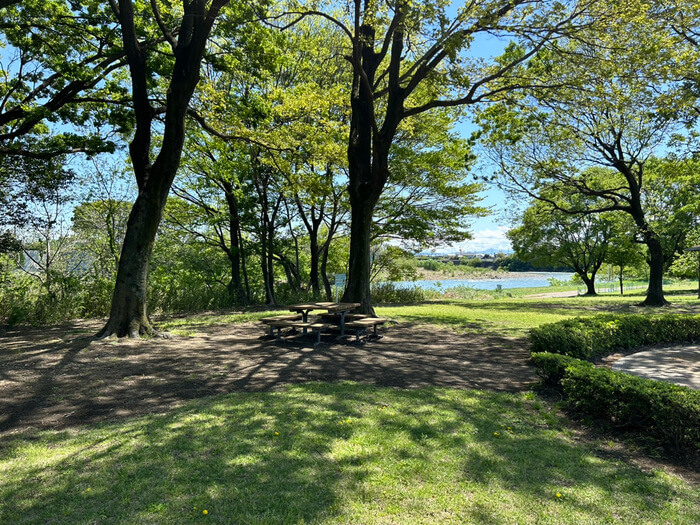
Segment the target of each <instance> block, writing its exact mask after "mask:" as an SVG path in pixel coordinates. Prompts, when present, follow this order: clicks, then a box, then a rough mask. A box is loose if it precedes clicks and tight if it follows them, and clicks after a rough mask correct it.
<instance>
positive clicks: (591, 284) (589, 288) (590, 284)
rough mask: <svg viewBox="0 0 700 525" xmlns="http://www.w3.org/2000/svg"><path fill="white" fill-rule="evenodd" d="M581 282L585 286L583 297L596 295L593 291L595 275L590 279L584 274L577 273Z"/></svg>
mask: <svg viewBox="0 0 700 525" xmlns="http://www.w3.org/2000/svg"><path fill="white" fill-rule="evenodd" d="M579 276H580V277H581V280H582V281H583V282H584V283H585V284H586V293H585V294H584V295H598V294H597V293H596V291H595V274H592V275H591V277H588V275H587V274H586V273H585V272H584V273H579Z"/></svg>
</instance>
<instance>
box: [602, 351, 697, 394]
mask: <svg viewBox="0 0 700 525" xmlns="http://www.w3.org/2000/svg"><path fill="white" fill-rule="evenodd" d="M613 370H619V371H621V372H627V373H629V374H634V375H636V376H640V377H646V378H647V379H658V380H662V381H668V382H669V383H676V384H677V385H683V386H688V387H690V388H694V389H696V390H700V345H692V346H670V347H666V348H656V349H654V350H645V351H644V352H637V353H636V354H631V355H628V356H626V357H623V358H622V359H619V360H618V361H616V362H615V363H614V364H613Z"/></svg>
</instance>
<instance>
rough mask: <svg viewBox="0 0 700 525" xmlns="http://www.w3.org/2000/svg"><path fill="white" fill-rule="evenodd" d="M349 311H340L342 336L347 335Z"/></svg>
mask: <svg viewBox="0 0 700 525" xmlns="http://www.w3.org/2000/svg"><path fill="white" fill-rule="evenodd" d="M347 313H348V312H347V311H346V312H340V337H343V336H344V335H345V314H347Z"/></svg>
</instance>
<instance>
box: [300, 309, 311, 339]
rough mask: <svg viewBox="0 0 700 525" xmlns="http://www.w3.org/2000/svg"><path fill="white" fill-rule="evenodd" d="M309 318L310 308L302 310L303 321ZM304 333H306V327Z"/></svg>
mask: <svg viewBox="0 0 700 525" xmlns="http://www.w3.org/2000/svg"><path fill="white" fill-rule="evenodd" d="M308 319H309V311H308V310H302V312H301V320H302V321H303V322H307V321H308ZM303 334H304V335H306V328H304V331H303Z"/></svg>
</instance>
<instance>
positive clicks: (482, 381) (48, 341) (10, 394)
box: [0, 321, 536, 436]
mask: <svg viewBox="0 0 700 525" xmlns="http://www.w3.org/2000/svg"><path fill="white" fill-rule="evenodd" d="M100 326H101V324H100V322H98V321H92V322H87V321H81V322H76V323H74V324H71V325H68V326H63V327H53V328H41V329H30V328H26V327H25V328H17V329H11V330H8V331H7V332H5V333H4V334H0V436H1V435H2V434H3V433H7V432H19V431H22V430H24V429H30V428H36V429H60V428H67V427H71V426H76V425H82V424H89V423H96V422H101V421H113V420H114V419H116V418H122V417H130V416H135V415H142V414H151V413H161V412H165V411H167V410H170V409H171V408H173V407H175V406H177V405H178V404H180V403H182V402H184V401H186V400H188V399H192V398H197V397H202V396H209V395H215V394H220V393H225V392H230V391H234V390H242V391H261V390H269V389H274V388H276V387H279V386H281V385H284V384H288V383H293V382H303V381H338V380H350V381H357V382H362V383H370V384H375V385H379V386H391V387H401V388H419V387H425V386H433V385H435V386H442V387H451V388H465V389H467V388H475V389H489V390H496V391H506V392H516V391H520V390H525V389H527V388H529V387H530V386H531V385H532V384H533V383H534V382H535V381H536V376H535V374H534V371H533V369H532V367H530V365H529V364H528V363H527V361H528V357H529V354H528V350H527V346H528V343H527V340H526V338H509V337H504V336H500V335H493V334H480V335H474V334H458V333H455V332H451V331H449V330H448V329H446V328H440V327H434V326H428V325H417V324H409V323H402V324H398V325H392V326H391V327H389V328H388V329H387V330H386V332H385V333H386V336H385V337H384V338H383V339H380V340H379V341H372V342H370V343H368V344H366V345H354V344H342V343H338V342H335V340H334V338H333V337H332V336H326V337H324V342H326V344H323V345H321V346H319V347H317V348H316V349H313V348H312V346H311V345H312V342H313V340H312V338H309V339H306V340H305V341H304V342H299V341H294V342H286V343H277V342H276V341H274V340H272V341H269V340H262V339H261V337H260V336H261V334H262V333H263V329H262V327H261V326H260V325H259V324H257V323H246V324H235V325H225V326H208V327H203V328H201V329H199V330H200V331H199V332H197V333H195V334H193V335H191V336H176V337H173V338H171V339H153V340H141V339H136V340H119V341H118V340H113V339H112V340H110V339H107V340H102V341H96V340H94V338H92V336H91V334H94V333H96V332H97V330H98V329H99V328H100Z"/></svg>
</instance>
